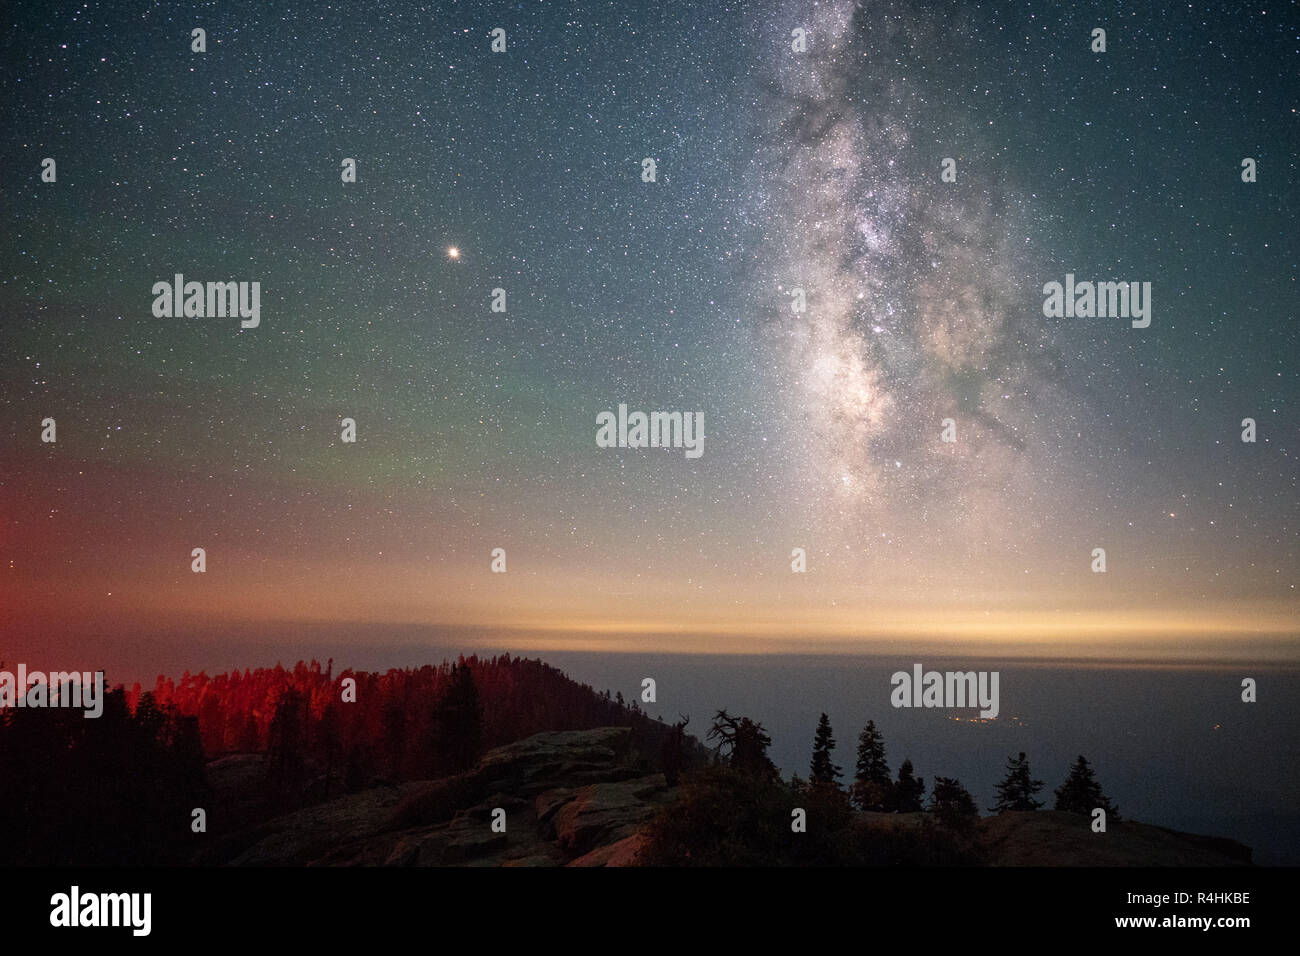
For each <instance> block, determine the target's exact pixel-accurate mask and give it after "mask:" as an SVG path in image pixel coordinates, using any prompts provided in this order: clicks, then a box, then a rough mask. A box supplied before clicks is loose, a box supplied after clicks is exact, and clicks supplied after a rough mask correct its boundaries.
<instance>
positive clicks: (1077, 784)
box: [1053, 754, 1119, 820]
mask: <svg viewBox="0 0 1300 956" xmlns="http://www.w3.org/2000/svg"><path fill="white" fill-rule="evenodd" d="M1097 807H1101V808H1102V809H1103V810H1105V811H1106V819H1107V820H1118V819H1119V807H1117V806H1113V805H1112V804H1111V802H1110V798H1109V797H1107V796H1106V795H1105V794H1104V793H1102V792H1101V784H1099V783H1098V782H1097V779H1096V777H1095V776H1094V775H1093V772H1092V767H1090V766H1088V761H1087V758H1085V757H1084V756H1083V754H1080V755H1079V759H1078V760H1076V761H1075V762H1074V763H1073V764H1071V765H1070V775H1069V776H1068V777H1066V778H1065V783H1063V784H1061V785H1060V787H1058V788H1057V789H1056V805H1055V807H1053V809H1055V810H1063V811H1065V812H1066V813H1082V814H1084V815H1085V816H1091V815H1092V811H1093V810H1095V809H1097Z"/></svg>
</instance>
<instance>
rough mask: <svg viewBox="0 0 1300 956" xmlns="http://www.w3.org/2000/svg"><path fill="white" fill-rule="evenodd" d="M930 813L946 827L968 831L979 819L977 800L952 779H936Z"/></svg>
mask: <svg viewBox="0 0 1300 956" xmlns="http://www.w3.org/2000/svg"><path fill="white" fill-rule="evenodd" d="M930 812H931V813H933V814H934V815H935V816H936V817H937V818H938V819H939V822H940V823H942V824H944V825H945V826H950V827H954V828H958V829H967V828H969V826H970V825H971V824H972V823H973V822H974V821H975V819H976V818H977V817H979V809H978V808H977V807H976V806H975V798H974V797H972V796H971V795H970V791H969V790H967V789H966V788H965V787H963V786H962V785H961V783H960V782H959V781H957V780H955V779H953V778H952V777H935V778H934V792H933V793H931V794H930Z"/></svg>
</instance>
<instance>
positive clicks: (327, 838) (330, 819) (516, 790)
mask: <svg viewBox="0 0 1300 956" xmlns="http://www.w3.org/2000/svg"><path fill="white" fill-rule="evenodd" d="M631 743H632V735H631V731H630V730H629V729H627V728H620V727H605V728H599V729H595V730H590V731H577V732H566V733H545V734H538V735H535V736H533V737H529V738H528V739H526V740H523V741H519V742H516V743H513V744H509V745H507V746H504V747H500V748H497V749H495V750H492V751H490V752H489V753H487V754H486V755H485V756H484V757H483V759H482V760H481V761H480V762H479V763H478V765H477V766H476V767H475V768H474V769H473V770H471V771H469V772H467V773H464V774H461V775H458V776H456V777H453V778H448V779H445V780H440V781H424V782H416V783H409V784H404V785H401V786H390V787H384V788H379V789H374V790H368V791H366V792H364V793H360V794H355V795H351V796H346V797H341V798H338V799H336V800H333V801H330V802H328V803H325V804H322V805H319V806H316V807H312V808H310V809H306V810H301V811H298V812H296V813H292V814H288V815H285V816H282V817H279V818H277V819H275V820H272V821H270V822H269V823H267V824H266V825H264V826H262V827H259V828H256V829H255V830H252V831H249V832H246V833H244V834H242V835H241V836H240V837H239V838H238V839H233V840H230V841H227V842H226V843H225V844H224V845H223V846H222V847H220V848H216V849H215V850H214V852H210V853H207V854H205V855H204V856H203V857H202V858H201V860H200V862H206V863H231V864H234V865H237V866H265V865H277V866H278V865H309V866H311V865H315V866H353V865H363V866H622V865H635V864H636V863H638V862H644V854H643V852H642V851H643V849H644V848H645V846H646V844H647V842H648V840H649V839H650V836H651V834H652V833H653V831H654V827H655V820H656V813H657V812H658V811H659V810H660V809H662V808H665V807H668V808H677V809H680V808H681V806H682V804H681V802H680V801H683V800H685V799H687V797H688V793H689V790H690V787H689V784H684V785H682V786H677V787H669V786H668V785H667V784H666V782H665V780H664V777H663V774H662V773H657V772H654V771H653V770H652V769H651V766H650V764H649V763H648V762H646V760H645V759H644V757H643V756H642V755H640V754H638V753H637V752H636V750H635V748H634V747H632V746H631ZM715 772H716V771H714V770H704V771H699V773H701V774H704V775H708V774H710V773H715ZM496 808H501V809H503V810H505V813H506V832H504V833H496V832H493V830H492V828H491V823H490V821H491V818H492V813H493V810H494V809H496ZM720 812H722V813H728V814H730V813H731V812H732V811H731V810H729V809H728V808H726V807H723V808H721V811H720ZM735 812H736V813H737V814H743V812H744V810H743V809H742V808H739V807H737V808H735ZM785 812H786V811H785V810H784V808H783V809H782V815H783V818H784V813H785ZM678 815H679V816H680V814H678ZM813 825H814V824H813V823H810V834H809V835H811V831H812V828H813ZM725 826H726V823H725V822H724V821H718V828H719V829H721V828H725ZM782 826H783V825H782ZM844 832H846V833H851V835H852V838H853V839H855V840H859V841H861V846H863V847H868V848H871V847H876V848H879V849H880V851H881V855H880V857H879V858H878V859H876V860H875V862H878V863H887V862H899V861H900V860H901V861H905V862H913V863H915V862H927V861H928V862H933V863H942V862H950V860H948V859H947V858H946V857H945V856H944V854H946V853H947V852H948V844H947V843H945V842H944V841H942V840H940V839H937V838H936V833H942V831H941V830H940V829H939V828H937V827H936V826H935V824H934V822H933V820H932V819H931V817H930V814H926V813H907V814H884V813H858V814H854V815H853V818H852V819H851V821H849V823H848V830H846V831H844ZM799 838H800V835H788V836H787V837H784V838H783V839H787V840H797V839H799ZM742 839H743V835H742ZM756 839H757V838H756ZM958 843H959V844H960V850H961V854H962V857H961V859H962V862H966V863H975V864H982V865H988V866H1234V865H1248V864H1249V862H1250V850H1249V849H1248V848H1247V847H1244V846H1242V845H1241V844H1238V843H1235V842H1233V841H1231V840H1224V839H1218V838H1212V837H1202V836H1196V835H1193V834H1186V833H1178V832H1175V831H1172V830H1167V829H1164V828H1161V827H1155V826H1150V825H1147V824H1142V823H1136V822H1129V821H1125V822H1122V823H1116V824H1113V825H1112V826H1111V827H1110V828H1109V831H1108V832H1107V833H1105V834H1095V833H1093V832H1092V831H1091V830H1090V828H1089V825H1088V819H1087V818H1086V817H1080V816H1075V815H1072V814H1067V813H1057V812H1053V811H1037V812H1032V813H1008V814H1003V815H1000V816H995V817H986V818H982V819H980V820H979V821H978V822H977V823H976V825H975V828H974V832H973V833H971V834H969V835H966V836H963V837H962V838H961V839H960V840H959V841H958ZM936 847H938V848H939V849H940V850H942V851H943V853H940V854H935V848H936ZM733 852H734V851H733ZM863 852H864V854H865V859H863V860H862V862H865V863H868V864H870V863H871V862H872V858H871V856H870V852H871V851H870V850H869V849H868V850H865V851H863Z"/></svg>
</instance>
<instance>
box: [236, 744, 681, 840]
mask: <svg viewBox="0 0 1300 956" xmlns="http://www.w3.org/2000/svg"><path fill="white" fill-rule="evenodd" d="M630 735H631V731H630V730H629V728H627V727H600V728H596V729H594V730H580V731H578V730H575V731H560V732H555V733H544V734H536V735H534V736H532V737H529V738H527V739H525V740H520V741H516V742H514V743H511V744H507V745H505V746H503V747H498V748H496V749H495V750H491V751H489V752H488V753H487V754H485V755H484V756H483V758H482V759H481V760H480V761H479V763H478V766H476V767H475V768H474V769H473V770H471V771H469V772H468V773H464V774H460V775H458V776H456V777H450V778H446V779H443V780H433V781H421V782H417V783H410V784H405V785H402V786H400V787H384V788H378V789H372V790H367V791H365V792H363V793H359V794H350V795H348V796H345V797H340V798H338V799H336V800H331V801H329V802H328V803H324V804H320V805H318V806H315V807H311V808H308V809H305V810H300V811H298V812H296V813H291V814H288V815H286V816H283V817H279V818H277V819H275V820H272V821H271V822H270V823H268V824H265V825H264V826H262V827H259V828H258V831H257V832H256V833H253V834H250V835H249V836H250V838H251V839H249V840H246V841H244V842H245V845H246V846H247V848H246V849H244V850H243V851H242V852H241V853H239V854H238V855H237V856H235V857H234V858H233V859H231V860H230V861H229V862H231V863H232V864H234V865H236V866H278V865H290V866H293V865H299V866H301V865H307V866H312V865H323V866H347V865H374V866H378V865H386V866H564V865H568V864H572V865H579V866H625V865H628V864H630V863H631V862H633V861H634V859H635V855H636V850H637V848H638V846H639V843H638V842H637V841H638V839H639V838H638V837H637V836H636V834H637V828H638V826H640V825H642V824H644V823H645V822H646V821H647V820H648V819H649V818H650V817H651V816H652V815H653V814H654V813H655V811H656V809H657V808H658V807H659V806H660V805H662V804H663V803H665V802H667V801H669V800H671V799H672V796H673V794H674V790H673V789H672V788H670V787H668V786H667V784H666V783H665V781H664V777H663V774H661V773H648V772H647V771H648V770H649V768H648V767H647V766H645V765H644V764H641V763H639V762H638V761H637V759H636V755H635V754H632V753H630V752H629V740H630ZM497 810H504V811H505V817H504V819H505V832H504V833H502V832H499V830H498V829H494V828H493V825H492V824H493V818H494V812H495V811H497ZM497 816H498V817H499V816H500V815H499V814H497Z"/></svg>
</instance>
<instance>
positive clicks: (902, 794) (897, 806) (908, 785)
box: [889, 759, 925, 813]
mask: <svg viewBox="0 0 1300 956" xmlns="http://www.w3.org/2000/svg"><path fill="white" fill-rule="evenodd" d="M924 796H925V778H924V777H917V776H915V775H914V774H913V772H912V761H911V760H906V759H905V760H904V761H903V762H902V764H901V765H900V766H899V768H898V780H896V781H895V782H894V785H893V786H892V787H891V788H890V791H889V808H890V809H891V810H894V811H896V812H898V813H916V812H918V811H920V810H922V809H924V804H923V803H922V802H921V801H922V798H923V797H924Z"/></svg>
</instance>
